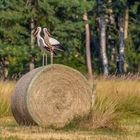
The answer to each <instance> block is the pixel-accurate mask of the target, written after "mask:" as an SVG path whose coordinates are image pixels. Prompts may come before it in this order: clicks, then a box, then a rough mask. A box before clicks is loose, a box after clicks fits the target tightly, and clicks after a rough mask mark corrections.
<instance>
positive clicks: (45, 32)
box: [43, 28, 51, 36]
mask: <svg viewBox="0 0 140 140" xmlns="http://www.w3.org/2000/svg"><path fill="white" fill-rule="evenodd" d="M43 32H44V34H47V35H48V36H51V34H50V33H49V31H48V29H47V28H43Z"/></svg>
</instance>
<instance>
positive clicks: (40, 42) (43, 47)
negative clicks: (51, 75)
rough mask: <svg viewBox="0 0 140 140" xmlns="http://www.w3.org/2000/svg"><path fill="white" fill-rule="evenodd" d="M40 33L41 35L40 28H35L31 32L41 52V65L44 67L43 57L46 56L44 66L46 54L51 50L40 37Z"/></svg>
mask: <svg viewBox="0 0 140 140" xmlns="http://www.w3.org/2000/svg"><path fill="white" fill-rule="evenodd" d="M40 33H41V27H37V28H35V29H34V30H33V31H32V34H33V35H34V36H36V37H37V44H38V47H39V48H40V49H41V51H42V54H43V59H42V65H43V66H44V65H45V64H44V58H45V55H46V65H47V52H50V51H53V50H51V48H49V47H48V45H47V44H46V43H45V41H44V39H43V38H42V37H41V35H40Z"/></svg>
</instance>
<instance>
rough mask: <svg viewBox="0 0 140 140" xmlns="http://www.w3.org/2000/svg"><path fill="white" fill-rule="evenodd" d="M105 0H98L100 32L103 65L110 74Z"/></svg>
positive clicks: (105, 71)
mask: <svg viewBox="0 0 140 140" xmlns="http://www.w3.org/2000/svg"><path fill="white" fill-rule="evenodd" d="M102 5H103V1H102V0H98V12H99V34H100V50H101V51H100V52H101V58H102V65H103V73H104V75H108V74H109V71H108V58H107V54H106V21H105V14H104V11H103V10H104V9H103V6H102Z"/></svg>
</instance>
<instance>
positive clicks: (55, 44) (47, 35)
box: [43, 28, 64, 64]
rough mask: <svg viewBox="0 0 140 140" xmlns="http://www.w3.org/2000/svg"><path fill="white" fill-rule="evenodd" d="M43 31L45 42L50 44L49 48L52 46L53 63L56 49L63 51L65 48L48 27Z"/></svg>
mask: <svg viewBox="0 0 140 140" xmlns="http://www.w3.org/2000/svg"><path fill="white" fill-rule="evenodd" d="M43 32H44V41H45V43H46V44H47V45H48V47H49V48H51V49H50V50H51V51H50V53H51V64H53V54H54V50H58V51H61V52H63V51H64V49H63V47H62V46H61V44H60V42H59V41H57V40H56V39H54V38H52V37H51V35H50V33H49V31H48V29H47V28H43Z"/></svg>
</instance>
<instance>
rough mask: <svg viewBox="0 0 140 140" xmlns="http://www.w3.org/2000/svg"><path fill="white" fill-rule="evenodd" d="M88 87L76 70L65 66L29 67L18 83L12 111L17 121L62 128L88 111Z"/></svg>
mask: <svg viewBox="0 0 140 140" xmlns="http://www.w3.org/2000/svg"><path fill="white" fill-rule="evenodd" d="M90 107H91V89H90V87H89V85H88V81H87V80H86V79H85V77H84V76H83V75H82V74H81V73H80V72H78V71H76V70H74V69H72V68H70V67H67V66H64V65H58V64H53V65H48V66H45V67H40V68H37V69H34V70H32V71H31V72H29V73H27V74H26V75H24V76H23V77H22V78H21V79H20V80H19V81H18V82H17V85H16V88H15V91H14V93H13V96H12V112H13V115H14V117H15V119H16V121H17V122H18V123H19V124H27V125H28V124H38V125H40V126H45V127H48V126H53V127H57V128H60V127H63V126H65V125H66V124H68V123H69V122H70V121H71V120H73V119H74V118H75V117H78V116H81V117H82V116H84V115H86V114H87V113H89V111H90Z"/></svg>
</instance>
